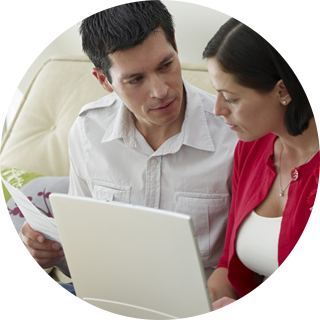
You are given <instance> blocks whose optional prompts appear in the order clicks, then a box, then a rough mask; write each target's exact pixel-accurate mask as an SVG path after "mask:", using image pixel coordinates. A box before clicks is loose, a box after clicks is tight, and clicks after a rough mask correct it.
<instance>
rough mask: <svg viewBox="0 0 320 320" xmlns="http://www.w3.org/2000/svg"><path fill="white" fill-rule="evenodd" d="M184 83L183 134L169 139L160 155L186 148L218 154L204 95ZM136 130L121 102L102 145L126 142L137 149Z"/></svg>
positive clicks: (158, 151) (129, 113)
mask: <svg viewBox="0 0 320 320" xmlns="http://www.w3.org/2000/svg"><path fill="white" fill-rule="evenodd" d="M183 84H184V88H185V90H186V97H187V107H186V112H185V119H184V121H183V124H182V128H181V132H180V133H179V134H177V135H175V136H173V137H171V138H170V139H168V140H167V141H166V142H165V143H164V144H163V145H162V146H161V147H160V148H159V149H158V150H157V151H156V153H159V154H160V153H161V154H162V155H163V154H167V153H175V152H177V151H178V150H179V149H180V148H181V146H182V145H186V146H189V147H192V148H197V149H200V150H204V151H211V152H214V151H215V147H214V144H213V141H212V138H211V134H210V131H209V127H208V123H207V119H206V114H205V112H206V111H205V108H204V106H203V103H202V101H201V99H200V96H199V94H198V92H197V91H196V88H195V87H193V86H191V85H190V84H188V83H187V82H186V81H183ZM118 99H119V98H118ZM212 108H213V106H212ZM135 131H136V128H135V123H134V115H133V114H132V113H131V111H129V110H128V108H127V107H126V106H125V105H124V103H123V102H122V101H121V103H120V106H119V109H118V112H117V115H116V117H115V119H114V121H113V123H112V124H111V125H110V126H109V127H108V128H107V130H106V132H105V134H104V136H103V138H102V141H101V142H102V143H104V142H110V141H112V140H116V139H123V140H124V142H125V143H126V144H127V145H129V146H131V147H136V142H135Z"/></svg>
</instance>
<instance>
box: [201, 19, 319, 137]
mask: <svg viewBox="0 0 320 320" xmlns="http://www.w3.org/2000/svg"><path fill="white" fill-rule="evenodd" d="M210 57H215V58H216V59H217V61H218V62H219V63H220V65H221V67H222V69H223V70H224V71H225V72H227V73H230V74H232V75H234V77H235V80H236V81H237V83H238V84H240V85H242V86H244V87H248V88H251V89H255V90H257V91H259V92H261V93H268V92H270V91H272V89H273V88H274V86H275V85H276V83H277V82H278V81H279V80H281V79H282V80H283V82H284V84H285V86H286V88H287V90H288V92H289V94H290V96H291V98H292V101H291V102H290V103H289V104H288V107H287V111H286V114H285V120H284V124H285V127H286V129H287V131H288V133H289V134H291V135H293V136H297V135H299V134H302V132H303V131H304V130H306V129H307V128H308V126H309V122H310V119H312V118H313V113H312V109H311V106H310V103H309V100H308V98H307V96H306V94H305V92H304V90H303V88H302V86H301V84H300V82H299V80H298V78H297V77H296V75H295V74H294V72H293V71H292V69H291V68H290V66H289V65H288V64H287V62H286V61H285V60H284V59H283V58H282V56H281V55H280V54H279V53H278V51H277V50H275V49H274V48H273V47H272V46H271V45H270V44H269V43H268V42H267V41H266V40H265V39H263V38H262V37H261V36H260V35H259V34H257V33H256V32H255V31H253V30H252V29H250V28H249V27H248V26H246V25H245V24H243V23H241V22H239V21H238V20H236V19H234V18H231V19H229V20H228V21H227V22H226V23H225V24H224V25H223V26H222V27H221V28H220V29H219V30H218V32H217V33H216V34H215V36H214V37H213V38H212V39H211V40H210V41H209V43H208V44H207V46H206V48H205V50H204V52H203V58H204V59H205V58H210Z"/></svg>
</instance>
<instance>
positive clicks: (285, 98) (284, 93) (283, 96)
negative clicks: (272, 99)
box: [276, 79, 292, 106]
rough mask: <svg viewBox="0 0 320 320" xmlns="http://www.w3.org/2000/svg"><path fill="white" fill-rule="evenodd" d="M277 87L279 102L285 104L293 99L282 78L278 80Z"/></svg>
mask: <svg viewBox="0 0 320 320" xmlns="http://www.w3.org/2000/svg"><path fill="white" fill-rule="evenodd" d="M276 87H277V92H278V97H279V102H280V103H281V104H282V105H284V106H286V105H288V104H289V103H290V102H291V101H292V99H291V96H290V94H289V92H288V90H287V88H286V86H285V84H284V82H283V80H282V79H281V80H279V81H278V82H277V84H276Z"/></svg>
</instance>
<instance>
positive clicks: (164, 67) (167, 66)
mask: <svg viewBox="0 0 320 320" xmlns="http://www.w3.org/2000/svg"><path fill="white" fill-rule="evenodd" d="M171 64H172V61H170V62H168V63H166V64H164V65H163V66H162V67H161V68H162V69H167V68H169V67H170V65H171Z"/></svg>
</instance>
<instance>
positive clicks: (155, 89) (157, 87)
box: [150, 75, 169, 99]
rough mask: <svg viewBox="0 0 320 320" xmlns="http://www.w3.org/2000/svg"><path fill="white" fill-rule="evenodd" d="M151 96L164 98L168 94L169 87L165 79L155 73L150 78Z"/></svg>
mask: <svg viewBox="0 0 320 320" xmlns="http://www.w3.org/2000/svg"><path fill="white" fill-rule="evenodd" d="M150 82H151V84H150V97H151V98H157V99H164V98H166V96H167V95H168V90H169V87H168V85H167V84H166V81H165V79H163V78H162V77H161V76H159V75H154V76H153V77H152V78H151V80H150Z"/></svg>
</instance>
